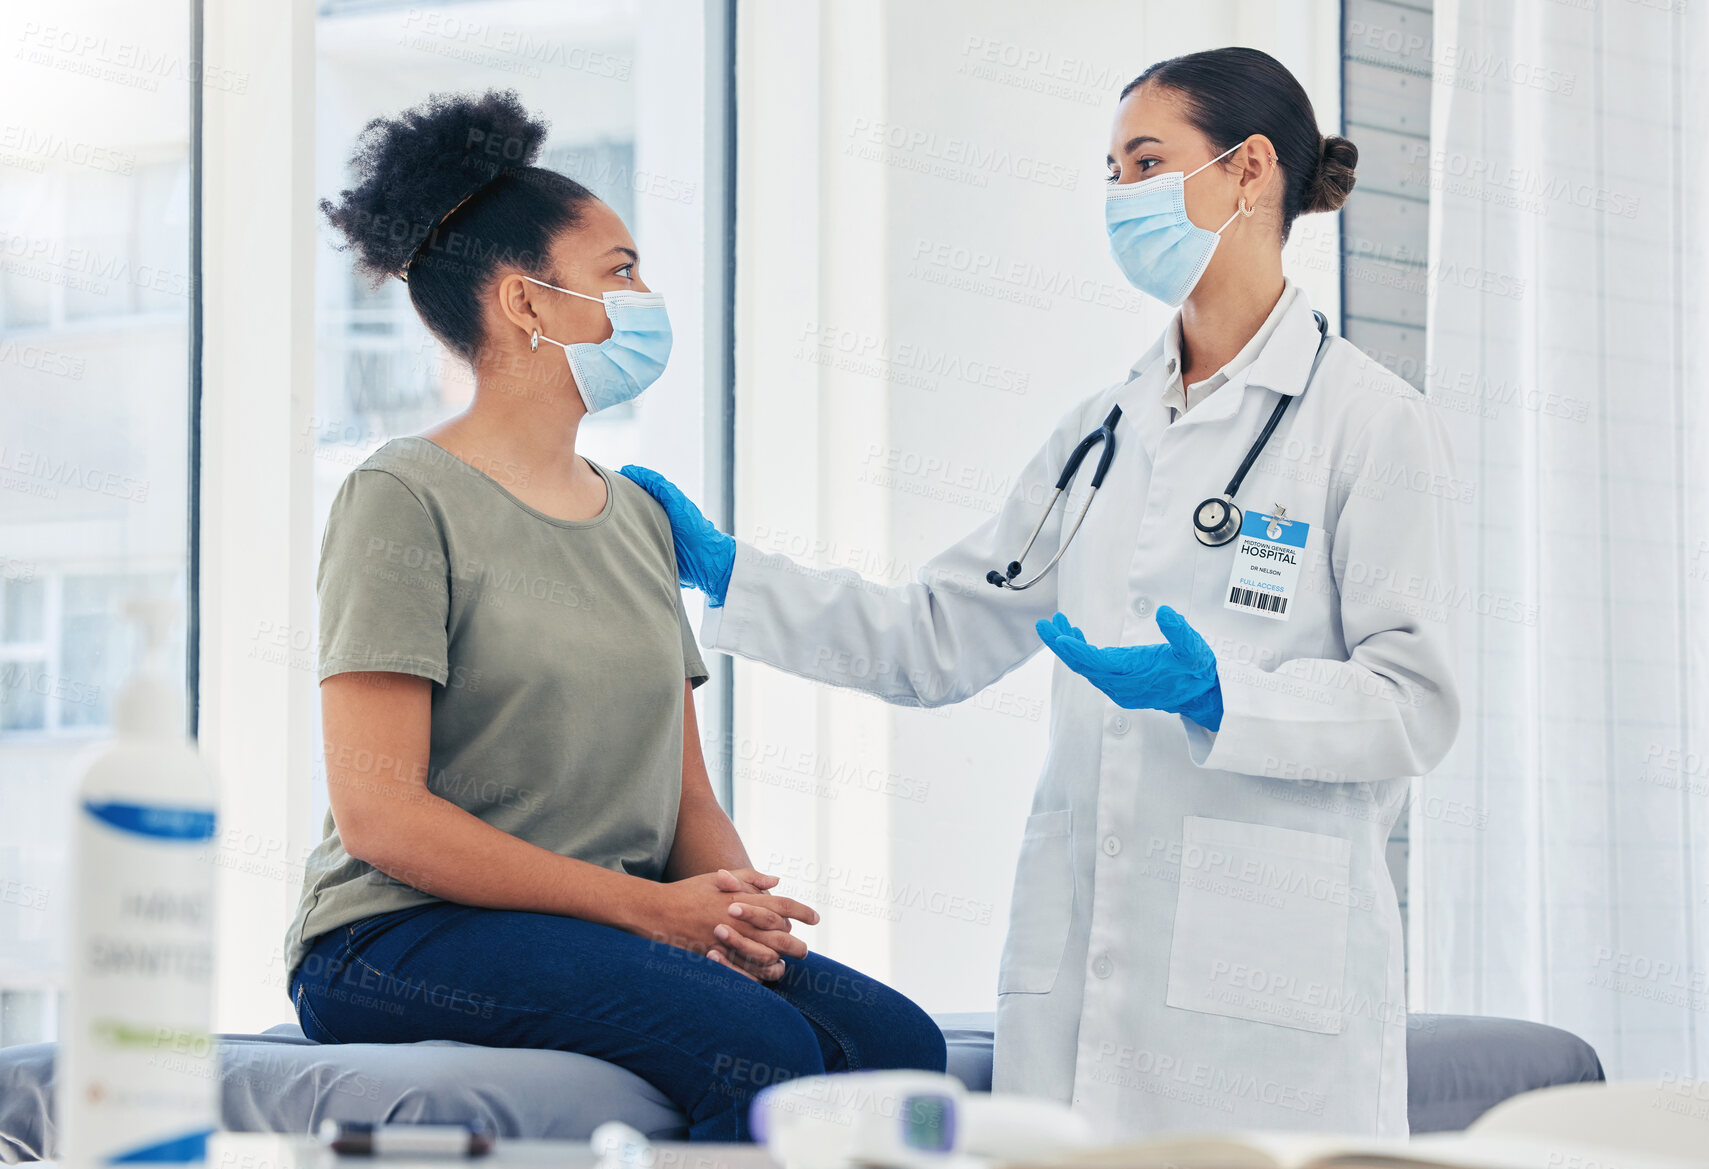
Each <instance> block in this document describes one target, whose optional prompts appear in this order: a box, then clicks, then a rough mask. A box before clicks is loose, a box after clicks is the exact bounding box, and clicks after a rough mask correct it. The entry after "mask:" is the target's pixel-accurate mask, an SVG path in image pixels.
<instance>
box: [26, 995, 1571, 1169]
mask: <svg viewBox="0 0 1709 1169" xmlns="http://www.w3.org/2000/svg"><path fill="white" fill-rule="evenodd" d="M933 1018H934V1019H936V1020H937V1023H938V1025H939V1026H940V1027H942V1028H943V1031H944V1038H945V1040H946V1041H947V1044H948V1047H949V1070H950V1072H951V1073H953V1074H954V1075H956V1076H957V1077H959V1078H960V1079H961V1081H962V1082H963V1083H965V1084H966V1085H967V1086H968V1087H969V1088H972V1089H975V1090H978V1091H989V1090H990V1087H991V1028H992V1025H993V1020H994V1018H995V1016H993V1015H991V1014H989V1013H985V1014H939V1015H934V1016H933ZM1407 1027H1408V1031H1407V1074H1408V1076H1409V1077H1410V1086H1409V1092H1408V1097H1409V1098H1408V1108H1407V1111H1408V1113H1409V1115H1410V1118H1411V1122H1412V1130H1413V1131H1414V1132H1435V1131H1443V1130H1449V1129H1461V1128H1464V1127H1465V1126H1466V1125H1468V1124H1470V1123H1471V1122H1472V1121H1473V1120H1476V1119H1477V1118H1478V1116H1479V1115H1481V1114H1482V1113H1483V1112H1484V1111H1486V1110H1487V1109H1489V1108H1492V1107H1494V1106H1495V1105H1496V1104H1498V1103H1500V1102H1501V1101H1503V1100H1505V1099H1507V1098H1508V1097H1509V1096H1515V1095H1518V1094H1519V1093H1520V1092H1524V1091H1528V1090H1530V1089H1532V1088H1541V1087H1546V1086H1548V1085H1550V1084H1566V1083H1578V1082H1580V1081H1584V1080H1600V1079H1602V1078H1603V1076H1602V1065H1601V1063H1600V1062H1598V1060H1597V1058H1596V1052H1595V1051H1593V1050H1592V1049H1591V1047H1590V1045H1589V1044H1587V1043H1585V1042H1584V1040H1582V1039H1580V1038H1578V1037H1577V1036H1575V1035H1572V1034H1570V1033H1568V1032H1566V1031H1562V1030H1559V1029H1557V1028H1554V1027H1546V1026H1543V1025H1542V1024H1540V1023H1523V1022H1519V1021H1518V1020H1514V1019H1483V1018H1474V1017H1472V1016H1468V1015H1413V1016H1411V1017H1410V1018H1409V1019H1408V1021H1407ZM53 1053H54V1045H53V1044H51V1043H35V1044H28V1045H24V1046H19V1047H8V1048H0V1161H3V1162H5V1163H8V1164H11V1163H16V1162H19V1161H34V1160H48V1159H52V1157H53V1156H54V1155H55V1153H56V1150H57V1147H58V1143H57V1136H56V1132H55V1130H54V1127H53V1120H52V1100H53ZM220 1056H221V1073H220V1080H221V1093H222V1097H223V1100H222V1107H223V1121H224V1124H225V1127H226V1128H227V1129H230V1130H232V1131H236V1132H296V1133H303V1132H312V1131H314V1129H315V1127H316V1126H317V1125H318V1124H319V1123H320V1121H321V1120H322V1119H323V1118H325V1117H331V1118H333V1119H335V1120H368V1121H379V1120H385V1121H398V1122H415V1123H423V1124H426V1123H435V1122H438V1123H447V1122H454V1121H464V1120H478V1121H484V1122H485V1123H486V1124H487V1125H489V1126H490V1127H491V1128H492V1129H493V1130H494V1131H495V1132H497V1133H498V1134H499V1135H500V1136H504V1137H513V1138H536V1139H538V1138H555V1139H559V1140H583V1139H586V1138H587V1136H588V1134H589V1133H591V1132H592V1131H593V1129H594V1126H595V1125H597V1124H599V1123H601V1122H602V1121H606V1120H614V1119H615V1120H622V1121H624V1122H625V1123H627V1124H629V1125H632V1126H633V1127H635V1128H637V1129H639V1130H640V1131H642V1132H644V1133H646V1134H647V1135H648V1136H650V1137H653V1138H655V1139H658V1140H669V1139H673V1138H674V1139H680V1138H681V1137H682V1136H683V1135H684V1132H685V1131H686V1128H685V1122H684V1118H683V1115H682V1113H680V1112H678V1111H677V1110H676V1109H675V1108H674V1107H672V1105H671V1104H670V1102H669V1101H667V1100H666V1099H665V1097H664V1096H663V1095H662V1094H661V1093H660V1092H659V1091H658V1089H656V1088H654V1087H653V1086H652V1085H651V1084H649V1083H647V1082H646V1081H645V1080H643V1079H641V1078H640V1077H639V1076H636V1075H634V1074H633V1073H631V1072H627V1071H624V1070H623V1069H622V1068H620V1067H617V1066H615V1065H614V1064H608V1063H605V1062H604V1061H602V1060H597V1059H594V1058H592V1057H591V1056H585V1055H577V1054H575V1053H573V1052H568V1051H541V1050H535V1049H529V1048H492V1047H474V1046H471V1045H469V1044H464V1043H454V1042H451V1041H448V1040H428V1041H426V1042H422V1043H397V1044H382V1043H346V1044H326V1045H322V1044H318V1043H314V1042H311V1041H310V1040H308V1039H305V1038H303V1033H302V1030H301V1028H299V1027H298V1026H297V1025H296V1024H295V1023H282V1024H280V1025H279V1026H277V1027H272V1028H269V1029H268V1030H267V1031H266V1033H264V1034H261V1035H221V1036H220Z"/></svg>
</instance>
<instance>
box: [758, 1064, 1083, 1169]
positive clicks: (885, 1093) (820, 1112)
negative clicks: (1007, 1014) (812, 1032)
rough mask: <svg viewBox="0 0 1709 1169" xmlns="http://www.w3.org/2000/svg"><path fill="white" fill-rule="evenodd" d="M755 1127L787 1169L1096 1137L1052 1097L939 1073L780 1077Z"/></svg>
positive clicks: (836, 1168)
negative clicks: (998, 1089) (985, 1087)
mask: <svg viewBox="0 0 1709 1169" xmlns="http://www.w3.org/2000/svg"><path fill="white" fill-rule="evenodd" d="M752 1128H753V1132H754V1136H755V1138H756V1139H758V1140H761V1141H763V1142H765V1145H766V1148H767V1149H768V1150H769V1151H770V1152H771V1154H772V1156H773V1157H775V1158H777V1160H778V1161H780V1162H781V1163H782V1164H783V1165H784V1167H785V1169H843V1167H844V1166H847V1165H850V1164H863V1165H879V1166H886V1167H893V1169H928V1167H929V1169H944V1167H946V1166H962V1165H971V1164H975V1163H977V1162H979V1161H981V1160H984V1159H987V1158H998V1159H1002V1160H1018V1159H1036V1158H1043V1157H1048V1156H1051V1155H1052V1154H1056V1153H1061V1152H1065V1151H1067V1150H1069V1149H1075V1148H1081V1147H1084V1146H1087V1145H1090V1144H1092V1143H1093V1140H1094V1133H1093V1131H1092V1127H1091V1125H1090V1123H1088V1122H1087V1120H1086V1119H1085V1117H1083V1116H1080V1115H1078V1114H1076V1113H1074V1112H1071V1111H1070V1110H1069V1109H1068V1108H1067V1107H1066V1106H1064V1105H1062V1104H1058V1103H1056V1102H1055V1101H1052V1100H1036V1099H1033V1098H1032V1097H1030V1096H1008V1095H1000V1096H993V1095H991V1094H989V1093H986V1092H969V1091H968V1090H967V1089H966V1088H965V1087H964V1086H963V1085H962V1082H961V1081H960V1080H958V1079H956V1078H955V1077H954V1076H950V1075H943V1074H937V1073H932V1072H909V1071H893V1072H892V1071H882V1072H881V1071H872V1072H843V1073H838V1074H835V1075H829V1076H804V1077H802V1078H801V1079H798V1080H790V1081H788V1082H786V1083H782V1084H774V1085H773V1086H771V1087H770V1088H767V1089H766V1090H765V1091H763V1092H761V1093H760V1094H759V1095H758V1096H757V1097H756V1098H755V1099H754V1104H753V1115H752Z"/></svg>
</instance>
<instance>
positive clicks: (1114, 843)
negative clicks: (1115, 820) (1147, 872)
mask: <svg viewBox="0 0 1709 1169" xmlns="http://www.w3.org/2000/svg"><path fill="white" fill-rule="evenodd" d="M1121 850H1122V842H1121V840H1120V839H1119V838H1117V837H1114V836H1106V837H1104V855H1105V856H1115V855H1116V853H1118V852H1120V851H1121Z"/></svg>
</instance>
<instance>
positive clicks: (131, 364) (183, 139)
mask: <svg viewBox="0 0 1709 1169" xmlns="http://www.w3.org/2000/svg"><path fill="white" fill-rule="evenodd" d="M12 15H13V19H10V20H6V21H4V22H3V23H4V25H5V26H7V29H6V31H7V33H8V35H9V37H10V44H11V45H12V48H11V49H10V50H8V59H7V64H6V68H5V69H4V70H3V71H0V105H4V107H5V108H6V109H7V110H9V111H12V112H11V113H10V114H9V116H8V124H7V125H6V126H5V127H4V128H0V224H3V225H4V226H3V227H0V807H3V808H4V809H5V814H4V815H3V816H0V1045H3V1044H13V1043H30V1042H36V1041H39V1040H44V1039H51V1038H53V1037H54V1034H55V1030H56V1027H57V1019H58V1006H57V1001H58V992H59V987H60V986H61V984H62V981H63V969H62V967H61V952H62V947H63V942H64V928H65V924H66V922H67V920H68V915H69V908H70V889H69V886H68V883H67V878H68V876H69V870H68V866H67V863H66V862H67V852H68V845H69V841H70V828H71V819H70V812H71V807H72V793H73V791H74V789H75V786H76V783H77V780H78V767H79V766H80V764H81V763H83V762H85V761H86V757H85V755H84V753H85V751H86V750H87V749H88V748H89V746H90V744H91V743H92V742H93V741H95V740H97V739H99V738H100V737H102V736H104V735H105V734H107V733H108V730H109V726H110V722H111V712H112V699H113V695H114V693H115V691H116V689H117V687H118V684H119V682H120V681H121V679H122V678H123V677H124V676H125V675H126V674H127V673H128V672H129V671H130V668H131V665H132V662H133V661H134V656H135V653H136V650H137V649H138V647H137V646H136V645H134V644H133V638H132V634H131V632H130V631H129V630H128V629H127V628H126V627H125V626H126V624H127V623H126V621H125V619H124V617H123V603H124V601H125V600H127V599H129V598H130V597H132V596H136V595H142V594H149V595H156V596H168V597H176V598H178V599H179V601H180V603H182V602H183V599H184V598H185V597H186V596H187V593H188V589H187V584H188V580H187V573H186V548H187V543H186V532H187V530H188V525H187V524H186V514H187V511H188V482H189V479H188V458H187V454H186V441H185V440H186V435H187V433H188V417H189V401H190V397H189V368H190V367H189V360H188V352H189V318H190V304H191V301H190V297H191V296H192V295H193V294H194V282H193V281H192V280H191V278H190V266H189V265H190V258H189V240H190V227H189V225H190V195H189V192H190V185H189V165H190V140H191V134H190V126H191V108H192V101H191V97H192V89H191V85H190V82H189V81H187V79H186V78H187V76H191V75H192V74H189V73H188V72H187V71H186V69H185V68H184V64H185V62H186V60H187V59H188V58H189V57H190V27H191V26H190V17H191V6H190V3H189V2H188V0H67V2H66V3H60V4H55V5H54V7H53V13H52V15H53V19H52V20H51V21H50V20H45V19H43V20H24V19H22V17H23V16H24V15H25V14H24V13H15V14H12ZM176 632H177V636H178V638H179V653H178V657H177V660H180V661H182V660H183V652H182V646H183V637H184V633H185V629H184V624H183V623H182V622H180V624H179V626H178V629H177V631H176Z"/></svg>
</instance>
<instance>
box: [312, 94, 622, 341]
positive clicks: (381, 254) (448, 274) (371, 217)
mask: <svg viewBox="0 0 1709 1169" xmlns="http://www.w3.org/2000/svg"><path fill="white" fill-rule="evenodd" d="M548 129H550V123H548V122H545V121H542V120H539V119H536V118H531V117H529V115H528V111H527V110H525V109H523V108H522V102H521V101H520V99H519V98H518V97H517V94H516V91H515V90H502V91H501V90H491V91H489V92H487V93H485V94H482V95H481V96H479V97H476V96H473V95H467V94H434V95H432V96H430V97H429V98H428V99H427V100H426V101H424V102H422V103H421V104H420V105H418V106H415V107H414V108H412V109H408V110H405V111H404V112H403V113H401V114H399V115H397V116H396V117H393V118H375V119H374V120H373V121H371V122H369V123H368V124H367V125H366V126H364V127H363V128H362V133H361V134H360V136H359V137H358V138H357V141H356V149H355V152H354V153H353V154H352V156H351V159H350V168H351V172H352V174H353V176H354V179H355V183H356V185H355V186H354V187H352V188H350V189H348V190H344V191H341V192H339V196H338V201H337V202H336V203H335V202H333V201H332V200H330V199H322V200H321V201H320V209H321V211H322V212H323V213H324V214H325V215H326V217H327V219H328V220H329V221H330V222H331V223H332V225H333V226H334V227H336V228H337V229H338V231H339V233H340V234H341V235H342V236H343V237H344V244H343V246H342V247H341V248H340V250H348V251H354V252H355V253H356V259H355V266H356V270H357V272H359V273H361V274H362V275H364V276H366V277H368V279H369V280H370V281H371V282H372V284H373V286H374V287H378V286H379V284H380V282H381V281H383V280H385V279H387V278H389V277H392V276H400V277H402V278H404V279H405V280H406V281H407V282H408V284H409V297H410V301H411V303H413V304H414V305H415V310H416V312H417V313H419V314H420V316H421V319H422V322H423V323H424V324H425V325H426V326H427V327H428V328H429V329H431V330H432V331H433V332H434V334H435V335H436V336H437V337H439V339H440V340H442V341H444V342H445V344H446V345H447V346H449V347H450V348H451V349H452V351H454V352H456V353H457V354H459V355H460V356H462V357H464V358H472V357H473V356H474V354H475V353H476V351H477V350H478V349H479V348H480V346H481V343H482V340H483V338H482V336H481V312H480V297H481V294H482V292H483V291H485V289H486V288H487V286H488V284H489V283H490V281H491V280H492V279H493V278H494V277H495V276H496V275H497V273H498V271H499V270H500V269H501V268H521V269H522V270H523V271H525V272H528V273H530V274H532V275H536V276H540V277H542V278H545V276H546V272H545V268H546V267H547V258H546V257H547V252H548V250H549V249H550V247H551V244H552V241H553V240H554V239H555V238H556V237H557V236H558V235H559V234H560V233H561V232H563V231H565V230H567V229H569V228H572V227H574V226H575V225H576V224H577V223H578V222H580V220H581V214H582V208H583V207H584V205H585V204H586V203H587V201H588V200H590V199H593V198H594V197H595V196H594V194H593V192H591V191H589V190H588V189H587V188H586V187H584V186H582V185H581V184H580V183H578V182H576V181H575V180H574V179H571V178H567V177H566V176H564V175H561V174H559V173H557V172H556V171H551V170H546V169H544V168H542V167H537V166H534V165H533V162H534V159H535V157H536V156H537V155H538V154H539V153H540V146H541V144H542V143H543V142H544V141H545V139H546V132H547V130H548Z"/></svg>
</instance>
